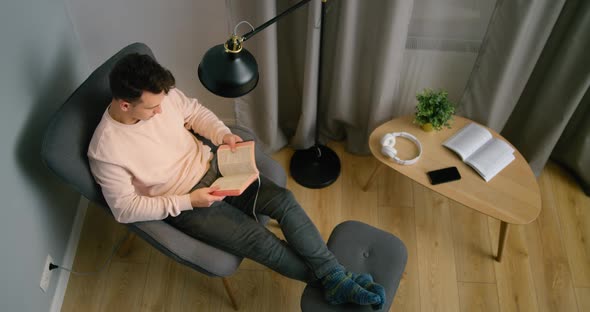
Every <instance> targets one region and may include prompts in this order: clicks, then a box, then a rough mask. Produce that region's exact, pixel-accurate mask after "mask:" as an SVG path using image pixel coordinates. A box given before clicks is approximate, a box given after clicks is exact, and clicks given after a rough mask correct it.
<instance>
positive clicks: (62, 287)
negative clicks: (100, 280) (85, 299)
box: [49, 196, 89, 312]
mask: <svg viewBox="0 0 590 312" xmlns="http://www.w3.org/2000/svg"><path fill="white" fill-rule="evenodd" d="M88 204H89V202H88V199H86V198H85V197H84V196H80V201H79V202H78V208H77V210H76V216H75V217H74V223H73V224H72V231H71V232H70V237H69V238H68V244H67V246H66V252H65V254H64V257H63V260H62V262H61V263H62V264H63V266H64V267H66V268H71V267H72V264H73V263H74V259H75V258H76V250H77V249H78V242H79V241H80V234H81V233H82V226H83V225H84V217H85V216H86V210H87V209H88ZM69 280H70V272H68V271H66V270H59V277H58V280H57V285H56V287H55V293H54V294H53V300H52V301H51V309H50V310H49V311H51V312H59V311H61V306H62V304H63V301H64V296H65V294H66V289H67V288H68V281H69Z"/></svg>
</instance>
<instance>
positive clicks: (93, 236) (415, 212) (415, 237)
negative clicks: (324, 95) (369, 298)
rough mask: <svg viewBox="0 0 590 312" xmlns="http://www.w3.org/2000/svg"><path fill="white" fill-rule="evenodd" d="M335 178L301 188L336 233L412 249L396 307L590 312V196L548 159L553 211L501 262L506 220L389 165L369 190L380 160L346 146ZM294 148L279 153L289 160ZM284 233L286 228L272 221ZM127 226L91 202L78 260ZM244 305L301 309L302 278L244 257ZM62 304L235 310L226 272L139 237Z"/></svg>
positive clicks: (545, 182)
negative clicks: (352, 225) (357, 229)
mask: <svg viewBox="0 0 590 312" xmlns="http://www.w3.org/2000/svg"><path fill="white" fill-rule="evenodd" d="M331 146H332V148H333V149H335V150H336V152H337V153H338V154H339V156H340V158H341V160H342V173H341V176H340V178H339V179H338V181H337V182H336V183H334V184H333V185H331V186H330V187H328V188H325V189H321V190H310V189H305V188H303V187H301V186H299V185H297V184H296V183H294V182H293V181H292V180H289V182H288V188H289V189H291V190H292V191H293V192H294V193H295V195H296V197H297V198H298V200H299V201H300V203H301V204H302V206H303V207H304V208H305V210H306V211H307V213H308V214H309V215H310V217H311V218H312V219H313V220H314V222H315V223H316V225H317V226H318V228H319V230H320V232H321V233H322V236H323V237H324V238H325V239H327V237H328V235H329V234H330V232H331V230H332V229H333V228H334V226H336V225H337V224H338V223H340V222H341V221H344V220H351V219H353V220H360V221H363V222H365V223H368V224H371V225H373V226H376V227H378V228H381V229H384V230H386V231H389V232H391V233H394V234H395V235H397V236H398V237H400V238H401V240H402V241H404V243H405V244H406V246H407V249H408V253H409V258H408V264H407V266H406V270H405V273H404V275H403V279H402V282H401V285H400V288H399V289H398V292H397V295H396V297H395V301H394V304H393V307H392V309H391V311H465V312H472V311H580V312H581V311H590V198H588V197H586V196H585V195H584V194H583V193H582V191H581V190H580V188H579V187H578V185H576V184H575V183H574V181H573V180H572V178H571V177H570V176H568V175H567V174H566V173H564V171H563V170H561V169H560V168H559V167H558V166H557V165H555V164H552V163H550V164H549V165H548V166H547V167H546V169H545V171H544V172H543V174H542V175H541V177H540V178H539V186H540V189H541V193H542V198H543V209H542V211H541V215H540V216H539V218H538V219H537V220H536V221H535V222H533V223H531V224H529V225H526V226H511V228H510V233H509V236H508V241H507V245H506V248H505V251H504V258H503V261H502V263H497V262H495V261H493V259H492V254H493V252H494V251H495V250H496V248H497V244H498V242H497V238H498V233H499V226H500V223H499V222H498V221H497V220H495V219H491V218H489V217H486V216H483V215H481V214H479V213H476V212H473V211H472V210H470V209H468V208H466V207H464V206H462V205H460V204H458V203H456V202H453V201H450V200H448V199H446V198H444V197H442V196H440V195H438V194H436V193H434V192H432V191H430V190H428V189H427V188H425V187H423V186H420V185H418V184H416V183H414V182H412V181H411V180H409V179H407V178H405V177H403V176H400V175H399V174H396V173H395V172H394V171H393V170H391V169H385V170H384V171H383V172H382V173H380V174H379V176H378V177H377V178H376V180H375V182H374V183H373V185H372V186H371V188H370V189H369V190H368V192H362V191H361V186H362V185H364V183H365V181H366V180H367V179H368V177H369V175H370V173H371V171H372V169H373V168H374V167H375V166H376V160H374V159H373V158H372V157H360V156H354V155H350V154H348V153H345V152H344V150H343V146H342V145H341V144H332V145H331ZM291 154H292V151H291V150H289V149H285V150H282V151H281V152H279V153H277V154H275V155H274V156H273V157H274V158H275V159H276V160H277V161H279V162H280V163H281V164H282V165H283V166H284V167H285V168H287V167H288V163H289V159H290V156H291ZM269 228H271V230H273V231H274V232H275V233H277V234H278V235H281V234H280V233H279V232H280V230H279V229H278V228H277V227H276V226H273V225H271V226H269ZM124 232H125V229H124V227H123V226H121V225H119V224H117V223H115V222H114V221H113V220H111V218H110V217H109V216H108V215H107V214H106V213H105V212H103V211H102V210H100V208H97V207H93V206H91V207H89V209H88V212H87V215H86V220H85V223H84V228H83V230H82V234H81V238H80V243H79V246H78V250H77V254H76V260H75V263H74V268H75V269H76V270H80V271H93V270H95V269H97V268H99V266H100V265H101V264H102V263H103V261H104V260H105V259H106V258H107V257H108V255H109V254H110V252H111V249H112V247H113V245H114V244H115V243H116V242H117V241H118V240H119V239H120V238H121V237H122V236H123V234H124ZM230 281H231V283H232V285H233V287H234V288H235V290H236V295H237V297H238V301H239V303H240V305H241V308H240V310H241V311H300V308H299V300H300V296H301V292H302V290H303V287H304V285H303V284H302V283H300V282H297V281H292V280H289V279H287V278H284V277H282V276H280V275H278V274H276V273H274V272H272V271H270V270H268V269H266V268H265V267H263V266H261V265H259V264H256V263H254V262H252V261H248V260H245V262H244V263H243V264H242V265H241V266H240V268H239V270H238V271H237V272H236V274H234V275H233V276H231V277H230ZM62 311H76V312H77V311H85V312H91V311H125V312H127V311H232V308H231V305H230V301H229V299H228V297H227V296H226V294H225V292H224V289H223V284H222V282H221V279H219V278H209V277H206V276H204V275H202V274H200V273H197V272H195V271H192V270H190V269H188V268H187V267H184V266H182V265H179V264H177V263H175V262H174V261H172V260H170V259H169V258H167V257H166V256H164V255H162V254H161V253H160V252H158V251H157V250H155V249H154V248H152V247H150V246H149V245H148V244H147V243H145V242H143V241H142V240H140V239H137V240H135V242H134V246H133V249H132V250H131V252H130V254H129V255H128V256H127V257H125V258H120V257H117V256H115V258H114V259H113V261H112V263H111V264H110V265H109V266H108V267H106V268H105V269H104V270H103V271H102V272H101V273H100V274H95V275H89V276H75V275H72V276H70V280H69V284H68V288H67V291H66V295H65V299H64V302H63V306H62Z"/></svg>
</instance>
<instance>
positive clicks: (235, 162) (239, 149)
mask: <svg viewBox="0 0 590 312" xmlns="http://www.w3.org/2000/svg"><path fill="white" fill-rule="evenodd" d="M217 164H218V166H219V172H220V173H221V175H222V176H224V177H227V176H231V175H242V174H252V173H256V174H258V169H257V168H256V160H255V158H254V142H253V141H250V142H241V143H237V144H236V151H235V152H232V151H231V149H230V148H229V146H227V145H223V146H220V147H219V149H218V150H217Z"/></svg>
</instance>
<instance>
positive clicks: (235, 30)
mask: <svg viewBox="0 0 590 312" xmlns="http://www.w3.org/2000/svg"><path fill="white" fill-rule="evenodd" d="M243 23H246V24H248V26H250V28H252V30H254V26H252V24H250V23H248V21H241V22H239V23H238V24H237V25H236V27H234V33H233V35H234V36H235V35H236V33H237V31H238V26H240V25H242V24H243Z"/></svg>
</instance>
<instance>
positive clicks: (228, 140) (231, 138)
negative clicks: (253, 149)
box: [223, 133, 243, 152]
mask: <svg viewBox="0 0 590 312" xmlns="http://www.w3.org/2000/svg"><path fill="white" fill-rule="evenodd" d="M242 141H243V140H242V138H240V137H239V136H237V135H235V134H233V133H228V134H226V135H224V136H223V143H225V144H227V145H229V147H230V148H231V151H232V152H235V151H236V143H237V142H242Z"/></svg>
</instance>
